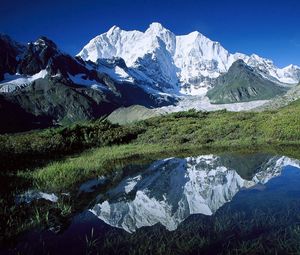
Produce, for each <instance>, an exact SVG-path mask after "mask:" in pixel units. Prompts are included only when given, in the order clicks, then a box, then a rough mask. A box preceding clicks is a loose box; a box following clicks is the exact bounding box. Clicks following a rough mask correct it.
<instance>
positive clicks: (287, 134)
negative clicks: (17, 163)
mask: <svg viewBox="0 0 300 255" xmlns="http://www.w3.org/2000/svg"><path fill="white" fill-rule="evenodd" d="M299 127H300V101H299V100H298V101H295V102H294V103H292V104H291V105H289V106H287V107H284V108H282V109H280V110H279V111H272V112H260V113H253V112H240V113H234V112H227V111H217V112H210V113H204V112H195V111H188V112H180V113H173V114H169V115H166V116H162V117H154V118H151V119H148V120H145V121H141V122H137V123H134V124H131V125H126V126H123V127H120V126H117V125H111V124H109V123H105V122H104V123H102V122H95V123H89V124H84V125H76V126H74V127H71V128H64V129H58V130H56V129H52V130H50V131H49V130H47V131H42V132H34V133H30V134H20V135H15V136H2V137H0V142H1V144H2V145H1V147H0V148H1V149H2V151H3V153H4V154H5V153H6V154H7V153H8V152H9V151H10V152H14V153H17V155H19V156H21V157H22V155H24V151H25V152H26V153H27V155H30V154H32V155H36V153H41V152H44V153H46V154H47V153H48V154H47V155H48V156H49V157H51V155H52V154H51V153H50V154H49V151H50V152H51V151H52V152H55V151H56V152H57V153H65V154H68V153H72V152H78V151H80V150H83V149H85V148H89V147H98V148H95V149H92V150H90V151H86V152H84V153H83V154H79V155H77V156H74V155H73V156H72V157H69V158H66V159H63V160H60V161H55V162H52V163H49V164H46V165H44V166H42V167H39V168H38V169H36V170H35V171H29V172H25V173H24V172H21V173H19V174H20V175H22V176H24V175H25V176H27V177H29V178H30V179H33V180H34V181H35V182H36V183H37V184H38V185H41V186H43V187H47V188H50V189H66V188H69V187H71V186H73V185H75V184H77V183H78V182H79V181H83V180H84V179H86V178H90V177H92V176H95V175H99V174H107V173H108V172H110V171H111V170H113V169H111V167H110V166H112V165H113V164H112V162H121V161H122V160H125V161H126V160H127V159H130V160H132V159H139V158H145V157H147V156H149V155H155V157H164V156H170V155H172V153H174V155H175V153H178V152H180V151H182V150H186V151H193V152H195V151H196V150H198V149H200V151H202V153H203V149H204V150H206V151H208V148H209V149H210V150H216V149H217V148H231V149H232V148H246V147H247V148H252V147H259V146H266V145H267V146H282V145H299V144H300V129H299ZM62 134H63V135H62ZM28 137H29V138H28ZM58 138H60V139H58ZM49 141H52V144H51V143H50V142H49ZM53 144H54V145H53ZM114 144H118V146H117V145H116V146H111V145H114ZM119 144H127V145H119ZM50 145H51V146H50ZM99 147H100V148H99ZM201 148H202V149H201ZM14 153H12V154H14ZM26 153H25V154H26ZM157 155H159V156H157Z"/></svg>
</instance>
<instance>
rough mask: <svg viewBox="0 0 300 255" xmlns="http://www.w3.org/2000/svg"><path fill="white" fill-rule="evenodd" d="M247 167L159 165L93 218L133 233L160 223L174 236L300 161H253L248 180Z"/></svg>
mask: <svg viewBox="0 0 300 255" xmlns="http://www.w3.org/2000/svg"><path fill="white" fill-rule="evenodd" d="M237 161H238V162H237ZM248 163H249V162H247V160H240V159H238V160H235V159H234V157H233V158H231V159H230V158H229V159H228V158H226V157H223V156H214V155H205V156H198V157H188V158H184V159H181V158H169V159H164V160H158V161H155V162H154V163H153V164H151V166H150V167H148V168H147V169H146V170H145V171H141V172H139V173H137V174H135V175H132V176H129V177H127V178H125V179H124V180H122V181H121V182H120V183H119V184H118V185H117V186H115V187H114V188H112V189H110V190H109V191H107V192H106V193H105V194H104V195H102V196H100V199H99V201H98V202H97V203H96V204H95V205H94V206H93V207H92V208H91V209H90V212H92V213H93V214H94V215H96V216H97V217H98V218H99V219H101V220H103V221H104V222H106V223H107V224H109V225H110V226H113V227H117V228H122V229H124V230H126V231H127V232H129V233H132V232H135V231H136V230H137V229H138V228H141V227H144V226H153V225H155V224H157V223H160V224H161V225H163V226H164V227H165V228H166V229H167V230H170V231H173V230H175V229H177V227H178V225H179V224H180V223H181V222H183V221H184V220H185V219H186V218H187V217H188V216H189V215H192V214H203V215H212V214H214V213H215V212H216V211H217V210H218V209H219V208H220V207H221V206H223V205H224V204H225V203H227V202H230V201H231V200H232V199H233V197H234V196H235V195H236V194H237V193H238V192H239V191H240V190H241V189H249V188H254V187H261V185H264V184H266V183H267V182H268V181H269V180H270V179H272V178H274V177H276V176H279V175H281V172H282V170H283V169H284V167H285V166H288V165H289V166H295V167H297V168H300V161H298V160H292V159H290V158H288V157H284V156H283V157H270V156H266V157H263V158H262V159H260V160H257V162H256V159H254V163H253V162H252V163H251V166H252V168H253V167H255V169H251V171H252V172H253V171H255V172H254V174H253V175H252V176H251V177H250V178H249V179H248V180H247V179H245V178H243V177H242V176H241V174H240V172H241V169H244V168H246V167H247V164H248ZM259 185H260V186H259ZM101 197H102V198H101ZM104 197H105V199H103V198H104Z"/></svg>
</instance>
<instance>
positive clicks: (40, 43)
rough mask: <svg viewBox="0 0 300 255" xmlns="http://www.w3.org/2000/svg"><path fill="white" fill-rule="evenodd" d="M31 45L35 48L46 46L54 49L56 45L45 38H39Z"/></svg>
mask: <svg viewBox="0 0 300 255" xmlns="http://www.w3.org/2000/svg"><path fill="white" fill-rule="evenodd" d="M33 44H34V45H36V46H42V47H45V46H48V47H51V48H55V49H56V48H57V46H56V44H55V43H54V42H53V41H52V40H50V39H49V38H47V37H46V36H41V37H39V38H38V39H37V40H36V41H35V42H34V43H33Z"/></svg>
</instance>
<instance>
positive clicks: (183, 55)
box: [0, 23, 300, 133]
mask: <svg viewBox="0 0 300 255" xmlns="http://www.w3.org/2000/svg"><path fill="white" fill-rule="evenodd" d="M299 80H300V67H298V66H295V65H289V66H287V67H285V68H278V67H276V66H275V65H274V64H273V62H272V61H271V60H268V59H265V58H262V57H260V56H257V55H255V54H253V55H251V56H247V55H245V54H242V53H234V54H233V53H230V52H228V51H227V50H226V49H225V48H223V47H222V45H221V44H220V43H219V42H215V41H212V40H210V39H209V38H207V37H205V36H204V35H203V34H201V33H200V32H197V31H194V32H191V33H190V34H187V35H179V36H177V35H175V34H174V33H172V32H171V31H170V30H168V29H167V28H164V27H163V26H162V25H161V24H159V23H152V24H150V26H149V28H148V29H147V30H146V31H145V32H141V31H137V30H132V31H125V30H122V29H121V28H119V27H117V26H113V27H112V28H111V29H109V30H108V31H107V32H106V33H103V34H101V35H99V36H96V37H95V38H93V39H92V40H91V41H90V42H89V43H88V44H87V45H86V46H84V47H83V49H82V50H81V51H80V52H79V53H78V54H77V55H76V56H71V55H68V54H67V53H64V52H62V51H61V50H60V49H59V48H58V47H57V45H56V44H55V43H54V42H53V41H51V40H50V39H48V38H46V37H40V38H39V39H37V40H36V41H34V42H30V43H28V44H27V45H22V44H20V43H18V42H15V41H13V40H12V39H11V38H10V37H9V36H6V35H1V36H0V118H1V119H2V120H3V119H5V120H6V121H1V125H0V131H1V132H2V133H3V132H15V131H25V130H30V129H33V128H43V127H49V126H53V125H64V124H68V123H73V122H77V121H83V120H90V119H97V118H100V117H103V116H107V115H109V114H111V113H112V112H113V111H115V110H116V109H118V108H119V109H118V110H117V112H116V113H115V112H114V113H112V114H113V115H115V114H117V116H120V115H123V116H125V115H128V114H129V115H130V114H131V115H132V113H131V109H132V107H133V109H134V110H135V113H134V114H133V115H134V116H131V118H130V121H133V120H136V119H141V118H147V117H151V116H155V115H160V114H164V113H169V112H174V111H183V110H189V109H192V108H194V109H196V110H203V111H212V110H219V109H227V110H230V111H240V110H253V109H254V110H255V109H258V110H263V109H270V107H271V106H274V107H273V108H278V107H280V106H282V105H283V104H287V103H286V102H287V101H288V102H290V101H294V100H296V99H298V96H295V93H291V92H290V91H297V90H298V88H299V86H297V84H298V83H299ZM290 94H291V95H293V97H291V96H288V95H290ZM298 95H299V94H298ZM282 97H283V98H285V99H284V100H281V99H280V98H282ZM273 101H275V102H282V103H274V102H273ZM136 105H139V106H136ZM130 106H131V107H130ZM124 107H130V108H125V109H124ZM137 107H138V108H137ZM273 108H272V109H273ZM137 109H138V110H137ZM125 117H126V116H125ZM119 121H121V122H122V120H120V119H119ZM123 121H124V120H123Z"/></svg>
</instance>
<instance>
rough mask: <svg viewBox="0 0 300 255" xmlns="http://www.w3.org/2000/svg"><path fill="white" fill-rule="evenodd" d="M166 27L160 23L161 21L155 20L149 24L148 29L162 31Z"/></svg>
mask: <svg viewBox="0 0 300 255" xmlns="http://www.w3.org/2000/svg"><path fill="white" fill-rule="evenodd" d="M164 29H165V28H164V27H163V26H162V24H160V23H159V22H153V23H151V24H150V25H149V28H148V30H152V31H161V30H164Z"/></svg>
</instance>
